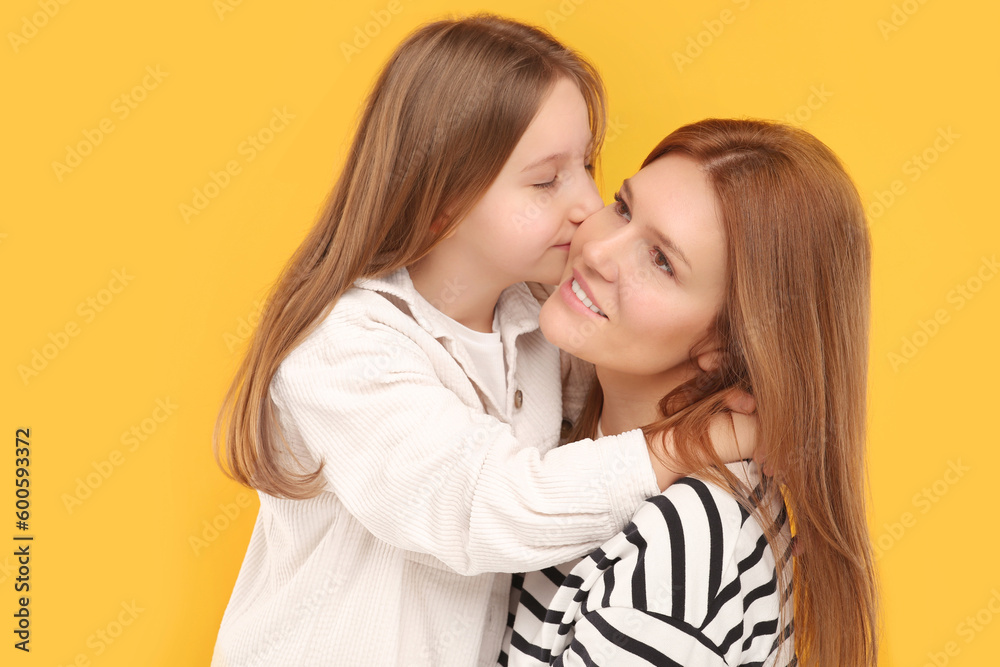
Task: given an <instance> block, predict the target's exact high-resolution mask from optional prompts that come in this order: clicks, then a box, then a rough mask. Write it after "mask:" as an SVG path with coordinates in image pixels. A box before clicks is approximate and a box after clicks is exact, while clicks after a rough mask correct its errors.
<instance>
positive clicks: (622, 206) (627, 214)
mask: <svg viewBox="0 0 1000 667" xmlns="http://www.w3.org/2000/svg"><path fill="white" fill-rule="evenodd" d="M615 213H617V214H618V215H620V216H621V217H623V218H625V219H626V220H628V221H629V222H631V221H632V211H630V210H628V204H626V203H625V201H624V200H623V199H622V195H621V193H620V192H616V193H615Z"/></svg>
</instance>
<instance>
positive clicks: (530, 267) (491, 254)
mask: <svg viewBox="0 0 1000 667" xmlns="http://www.w3.org/2000/svg"><path fill="white" fill-rule="evenodd" d="M591 141H592V137H591V132H590V122H589V120H588V115H587V104H586V102H585V101H584V99H583V95H582V94H581V93H580V89H579V88H578V87H577V85H576V84H575V83H573V82H572V81H570V80H569V79H566V78H560V79H559V80H557V81H556V83H555V84H554V85H553V87H552V90H551V92H550V94H549V96H548V97H547V98H546V100H545V101H544V102H543V103H542V106H541V107H540V109H539V111H538V114H537V115H536V116H535V118H534V120H533V121H532V122H531V124H530V125H529V126H528V129H527V130H526V131H525V133H524V134H523V135H522V136H521V139H520V141H519V142H518V144H517V146H516V147H515V148H514V151H513V153H511V156H510V158H508V160H507V162H506V164H504V166H503V168H502V169H501V171H500V174H499V175H498V176H497V178H496V180H495V181H494V182H493V183H492V184H491V185H490V187H489V188H488V189H487V190H486V192H485V194H484V195H483V197H482V198H481V199H480V200H479V201H478V202H477V203H476V204H475V206H473V208H472V209H471V210H470V211H469V212H468V214H466V216H465V217H464V218H463V219H462V220H461V221H459V222H458V225H457V227H456V228H455V232H454V234H453V235H452V236H451V238H449V239H447V240H446V241H447V242H450V243H456V244H460V245H459V247H461V251H462V254H463V256H464V257H465V259H466V261H467V262H469V263H470V264H471V265H472V266H474V267H476V271H477V274H479V275H481V276H482V277H483V278H485V279H489V280H491V281H492V280H496V281H499V282H503V283H504V284H505V285H512V284H514V283H518V282H522V281H526V280H530V281H537V282H542V283H547V284H549V285H554V284H556V283H557V282H558V281H559V278H560V276H562V273H563V270H564V268H565V267H566V259H567V256H568V253H569V247H570V240H571V239H572V238H573V234H574V232H575V231H576V228H577V225H579V224H580V223H581V222H582V221H583V220H584V219H585V218H586V217H587V216H588V215H590V214H591V213H594V212H595V211H597V210H599V209H600V208H601V207H602V206H603V202H602V201H601V197H600V195H599V194H598V192H597V188H596V186H595V185H594V180H593V178H592V174H591V169H590V164H589V158H588V155H589V153H590V145H591Z"/></svg>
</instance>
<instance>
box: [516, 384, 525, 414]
mask: <svg viewBox="0 0 1000 667" xmlns="http://www.w3.org/2000/svg"><path fill="white" fill-rule="evenodd" d="M522 403H524V394H522V393H521V390H520V389H518V390H517V391H515V392H514V407H515V408H516V409H518V410H520V409H521V404H522Z"/></svg>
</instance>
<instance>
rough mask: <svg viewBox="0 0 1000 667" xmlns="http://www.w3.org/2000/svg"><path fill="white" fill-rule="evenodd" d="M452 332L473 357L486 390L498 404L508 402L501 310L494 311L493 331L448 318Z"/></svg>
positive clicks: (502, 404) (501, 404)
mask: <svg viewBox="0 0 1000 667" xmlns="http://www.w3.org/2000/svg"><path fill="white" fill-rule="evenodd" d="M448 319H449V320H450V323H451V325H452V326H451V330H452V333H453V334H455V337H456V338H458V339H459V340H461V341H462V345H463V346H465V350H466V351H467V352H468V353H469V356H470V357H472V363H473V364H475V366H476V370H477V371H478V373H479V376H480V377H481V378H482V380H483V382H484V383H485V384H486V390H487V391H488V392H489V394H490V396H491V397H492V398H493V399H494V402H495V403H496V404H497V405H498V406H504V405H505V404H506V396H507V365H506V363H505V362H504V356H503V342H502V341H501V340H500V311H499V310H495V309H494V311H493V331H491V332H489V333H486V332H483V331H476V330H475V329H470V328H469V327H467V326H465V325H464V324H461V323H460V322H458V321H456V320H452V319H451V318H448Z"/></svg>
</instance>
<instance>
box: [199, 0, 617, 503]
mask: <svg viewBox="0 0 1000 667" xmlns="http://www.w3.org/2000/svg"><path fill="white" fill-rule="evenodd" d="M561 77H566V78H568V79H570V80H571V81H574V82H575V83H576V84H577V85H578V86H579V88H580V91H581V93H582V94H583V97H584V100H585V101H586V104H587V109H588V111H589V118H590V125H591V131H592V133H593V144H592V158H596V157H597V155H598V153H599V152H600V145H601V142H602V139H603V137H604V127H605V116H606V111H605V107H606V104H605V94H604V87H603V84H602V82H601V79H600V76H599V75H598V73H597V71H596V69H595V68H594V67H593V66H592V65H591V64H590V63H588V62H587V61H586V60H584V59H583V58H582V57H581V56H580V55H578V54H577V53H575V52H573V51H571V50H570V49H568V48H567V47H565V46H563V45H562V44H560V43H559V42H558V41H556V40H555V39H554V38H553V37H552V36H551V35H550V34H548V33H547V32H545V31H544V30H541V29H539V28H535V27H532V26H528V25H524V24H522V23H518V22H515V21H511V20H507V19H503V18H500V17H497V16H492V15H488V14H481V15H476V16H472V17H469V18H464V19H455V20H442V21H437V22H434V23H430V24H428V25H425V26H423V27H421V28H419V29H418V30H416V31H415V32H414V33H413V34H411V35H410V36H409V37H408V38H407V39H406V40H405V41H404V42H403V43H402V44H400V45H399V47H398V48H397V49H396V51H395V52H394V53H393V54H392V56H391V57H390V58H389V61H388V63H387V64H386V65H385V67H384V68H383V70H382V72H381V73H380V75H379V77H378V79H377V80H376V82H375V84H374V87H373V88H372V90H371V93H370V94H369V96H368V99H367V103H366V105H365V107H364V110H363V112H362V114H361V118H360V121H359V125H358V128H357V132H356V134H355V136H354V140H353V143H352V145H351V147H350V151H349V152H348V154H347V157H346V162H345V164H344V167H343V171H342V172H341V174H340V177H339V178H338V179H337V182H336V184H335V185H334V188H333V191H332V192H331V193H330V195H329V198H328V200H327V202H326V205H325V207H324V209H323V211H322V214H321V215H320V217H319V219H318V221H317V222H316V224H315V225H314V226H313V228H312V229H311V230H310V232H309V234H308V235H307V236H306V238H305V240H304V241H303V242H302V244H301V245H300V246H299V247H298V249H297V250H296V251H295V254H294V255H293V256H292V258H291V259H290V260H289V262H288V264H287V266H286V267H285V269H284V271H283V272H282V274H281V276H280V278H279V279H278V281H277V283H276V284H275V286H274V288H273V290H272V292H271V294H270V296H269V297H268V299H267V302H266V304H265V306H264V308H263V312H262V313H261V317H260V324H259V326H258V327H257V329H256V331H255V332H254V334H253V337H252V338H251V340H250V343H249V348H248V350H247V352H246V356H245V357H244V358H243V360H242V362H241V364H240V366H239V369H238V370H237V372H236V376H235V378H234V379H233V381H232V384H231V385H230V387H229V389H228V391H227V393H226V395H225V398H224V400H223V403H222V408H221V410H220V412H219V416H218V420H217V421H216V426H215V432H214V438H213V449H214V452H215V457H216V460H217V461H218V462H219V465H220V466H221V467H222V468H223V470H224V471H225V472H226V474H227V475H229V476H230V477H231V478H233V479H235V480H236V481H238V482H240V483H242V484H245V485H246V486H249V487H251V488H255V489H258V490H260V491H262V492H264V493H267V494H270V495H273V496H277V497H284V498H310V497H313V496H316V495H318V494H319V493H320V492H321V490H322V487H323V478H322V476H321V472H322V469H323V466H324V465H325V463H324V462H322V461H321V462H320V463H319V467H318V468H317V469H315V470H308V469H306V468H305V467H304V466H302V465H300V464H299V462H298V459H296V458H295V455H294V453H293V452H292V451H291V448H290V447H289V446H288V444H287V442H285V441H284V438H283V436H282V434H281V432H280V429H279V425H278V423H277V420H276V418H275V410H274V406H273V404H272V402H271V400H270V396H269V393H268V390H269V386H270V384H271V380H272V379H273V378H274V375H275V373H276V372H277V370H278V366H279V364H280V363H281V361H282V360H283V359H284V358H285V357H286V356H287V355H288V353H289V352H290V351H291V350H292V349H293V348H295V346H296V345H298V344H299V343H300V342H301V341H302V340H303V339H304V338H305V337H306V336H307V335H308V334H309V332H310V331H312V329H313V328H314V327H315V325H316V324H317V323H318V322H319V321H320V320H321V319H322V318H323V317H325V316H326V315H327V314H328V313H329V312H330V310H331V309H332V308H333V306H334V304H335V303H336V302H337V300H338V299H339V298H340V297H341V295H343V294H344V292H346V291H347V290H348V289H349V288H350V287H351V286H352V284H353V283H354V281H355V280H357V279H358V278H362V277H374V276H380V275H385V274H388V273H390V272H392V271H394V270H396V269H399V268H400V267H404V266H408V265H410V264H412V263H413V262H415V261H416V260H418V259H420V258H421V257H423V256H425V255H426V254H427V253H428V252H429V251H430V250H431V249H432V248H433V247H434V245H435V243H436V242H437V241H438V240H439V239H440V238H442V237H443V236H445V235H446V234H447V232H448V231H450V229H451V227H452V226H454V225H455V224H457V222H458V221H460V220H461V219H462V217H463V216H464V215H465V213H466V212H467V211H468V210H469V209H470V208H471V207H472V206H473V205H474V204H475V203H476V201H477V200H478V199H479V198H480V197H481V196H482V195H483V193H484V192H485V190H486V189H487V188H488V187H489V186H490V184H491V183H492V182H493V181H494V179H495V178H496V177H497V175H498V174H499V173H500V170H501V168H502V167H503V165H504V163H505V162H506V161H507V159H508V158H509V157H510V154H511V153H512V152H513V150H514V147H515V146H516V145H517V143H518V141H519V140H520V138H521V135H522V134H524V132H525V130H526V129H527V128H528V125H529V124H530V123H531V121H532V120H533V119H534V117H535V115H536V114H537V112H538V110H539V108H540V107H541V105H542V103H543V102H544V100H545V99H546V97H547V96H548V94H549V92H550V91H551V88H552V86H553V85H554V84H555V82H556V81H557V80H558V79H560V78H561ZM446 211H447V215H445V212H446ZM442 219H443V220H444V221H445V224H444V226H443V227H442V228H441V229H436V228H432V223H433V222H435V221H440V220H442ZM359 446H362V445H359ZM222 450H224V456H223V451H222ZM289 455H290V457H291V460H290V459H289ZM224 461H225V462H224ZM292 461H294V465H293V464H292Z"/></svg>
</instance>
